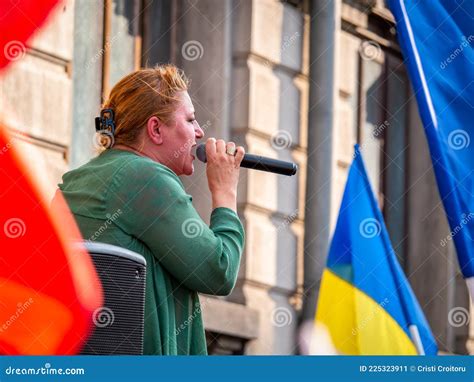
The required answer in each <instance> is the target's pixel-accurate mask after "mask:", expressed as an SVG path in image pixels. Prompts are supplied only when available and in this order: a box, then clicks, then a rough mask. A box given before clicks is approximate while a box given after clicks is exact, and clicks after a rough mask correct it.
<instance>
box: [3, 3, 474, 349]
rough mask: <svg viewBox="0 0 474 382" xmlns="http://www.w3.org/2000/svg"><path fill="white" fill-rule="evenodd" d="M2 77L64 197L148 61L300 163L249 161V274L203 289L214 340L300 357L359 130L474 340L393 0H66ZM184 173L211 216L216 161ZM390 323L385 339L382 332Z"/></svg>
mask: <svg viewBox="0 0 474 382" xmlns="http://www.w3.org/2000/svg"><path fill="white" fill-rule="evenodd" d="M13 48H15V49H12V50H11V51H10V52H9V54H10V55H11V56H12V57H11V59H13V60H17V61H18V62H17V63H16V64H15V65H12V66H11V67H10V69H9V70H8V72H7V73H6V75H5V76H4V77H2V78H1V82H0V102H1V105H2V113H3V114H4V119H5V122H6V124H7V125H8V126H9V127H11V132H12V134H13V135H14V137H15V139H14V141H13V142H12V144H17V145H18V146H21V147H22V148H23V149H24V150H25V151H26V153H27V154H26V155H27V158H28V159H29V161H30V163H31V165H32V166H34V168H35V172H36V174H37V175H38V177H39V178H41V180H42V183H43V185H44V186H45V188H46V190H47V192H48V194H49V195H50V196H51V197H52V195H53V193H54V191H55V189H56V187H57V183H58V182H60V180H61V176H62V174H63V173H64V172H66V171H67V170H68V169H71V168H75V167H78V166H80V165H81V164H83V163H85V162H87V161H88V160H89V159H90V158H91V157H93V156H94V155H96V148H97V143H96V138H95V127H94V117H95V116H97V115H98V113H99V110H100V104H101V102H102V100H103V99H104V97H106V96H107V94H108V92H109V91H110V89H111V87H112V86H113V85H114V84H115V83H116V82H117V81H118V80H119V79H120V78H121V77H122V76H124V75H126V74H128V73H129V72H131V71H133V70H136V69H138V68H140V67H145V66H154V65H156V64H159V63H166V62H172V63H175V64H176V65H178V66H179V67H181V68H182V69H184V71H185V73H186V74H187V75H188V77H190V78H191V80H192V84H191V89H190V94H191V95H192V97H193V101H194V105H195V107H196V112H197V113H196V115H197V119H198V121H199V122H200V124H201V127H203V129H204V130H205V133H206V136H208V137H209V136H214V137H218V138H224V139H226V140H233V141H235V142H237V143H239V144H242V145H244V146H245V147H246V149H247V152H250V153H253V154H260V155H264V156H269V157H274V158H279V159H282V160H290V161H294V162H296V163H297V164H298V165H299V172H298V174H297V176H294V177H283V176H277V175H273V174H267V173H263V172H258V171H248V170H245V169H244V170H242V172H241V181H240V186H239V187H240V190H239V195H238V197H239V200H238V212H239V216H240V217H241V218H242V221H243V223H244V226H245V230H246V247H245V252H244V257H243V260H242V265H241V270H240V275H239V279H238V283H237V286H236V288H235V290H234V291H233V293H232V294H231V295H230V296H228V297H225V298H217V297H210V296H205V295H203V296H201V303H202V309H203V313H204V320H205V327H206V331H207V336H208V348H209V353H210V354H298V352H299V348H298V327H299V325H300V324H301V323H302V322H304V321H306V320H313V318H314V311H315V307H316V302H317V297H318V288H319V281H320V277H321V274H322V271H323V268H324V266H325V259H326V256H327V251H328V246H329V243H330V239H331V235H332V232H333V229H334V226H335V222H336V219H337V216H338V211H339V206H340V202H341V198H342V193H343V190H344V186H345V182H346V178H347V170H348V166H349V165H350V163H351V162H352V158H353V152H354V149H353V145H354V144H355V143H359V144H360V147H361V149H360V150H361V152H362V155H363V158H364V160H365V163H366V166H367V169H368V171H369V173H370V174H369V175H370V178H371V182H372V187H373V189H374V191H375V192H376V193H377V194H378V197H379V202H380V206H381V207H382V210H383V213H384V217H385V220H386V224H387V226H388V230H389V233H390V237H391V240H392V244H393V246H394V248H395V250H396V253H397V255H398V259H399V261H400V263H401V264H402V267H403V268H404V270H405V272H406V274H407V276H408V279H409V281H410V283H411V285H412V287H413V289H414V291H415V294H416V296H417V297H418V299H419V301H420V304H421V306H422V308H423V310H424V312H425V315H426V316H427V319H428V321H429V323H430V325H431V328H432V330H433V333H434V335H435V337H436V340H437V342H438V345H439V348H440V350H442V351H443V352H448V353H458V354H466V353H469V352H471V353H474V323H472V322H471V323H470V322H469V314H466V315H464V316H463V317H462V319H461V320H459V314H460V312H461V313H462V312H468V310H469V308H470V307H469V297H468V294H467V290H466V286H465V283H464V281H463V279H462V277H461V275H460V273H459V270H458V269H459V267H458V264H457V259H456V256H455V252H454V251H455V250H454V247H453V244H452V240H449V239H448V238H449V234H450V229H449V227H448V224H447V221H446V218H445V212H444V209H443V205H442V204H441V202H440V199H439V194H438V188H437V185H436V183H435V178H434V174H433V171H432V165H431V158H430V156H429V152H428V147H427V142H426V138H425V134H424V131H423V127H422V124H421V122H420V120H419V117H418V109H417V104H416V100H415V98H414V95H413V93H412V90H411V87H410V84H409V82H408V78H407V74H406V71H405V68H404V66H403V61H402V56H401V52H400V49H399V46H398V43H397V40H396V32H395V27H394V19H393V17H392V15H391V13H390V11H389V10H388V9H387V7H386V4H385V2H384V1H383V0H359V1H357V0H314V1H310V0H288V1H280V0H175V1H172V0H128V1H127V0H99V1H95V0H66V1H64V2H63V4H62V5H61V6H60V7H58V8H57V9H56V11H55V12H54V13H53V15H52V16H51V19H50V22H49V24H48V25H47V26H46V28H44V29H42V30H41V31H40V32H39V33H38V34H37V35H36V36H35V38H34V39H33V40H32V42H31V43H30V44H29V45H28V46H26V47H25V46H23V45H22V44H21V43H19V44H18V46H16V47H13ZM195 168H196V172H195V174H194V175H193V176H192V177H190V178H188V179H183V181H184V182H185V185H186V187H187V190H188V192H189V193H190V194H192V195H193V201H194V204H195V206H196V208H197V209H198V211H199V212H200V214H201V216H202V217H203V219H204V220H206V221H207V222H208V221H209V215H210V211H211V199H210V194H209V192H208V188H207V179H206V177H205V166H204V165H203V164H201V163H196V164H195ZM376 340H377V339H376V337H374V341H376Z"/></svg>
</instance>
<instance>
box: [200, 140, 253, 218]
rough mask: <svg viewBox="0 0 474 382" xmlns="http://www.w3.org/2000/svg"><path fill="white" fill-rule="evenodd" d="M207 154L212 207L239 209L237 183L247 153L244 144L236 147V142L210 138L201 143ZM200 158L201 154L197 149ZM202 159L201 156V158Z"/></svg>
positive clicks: (207, 172)
mask: <svg viewBox="0 0 474 382" xmlns="http://www.w3.org/2000/svg"><path fill="white" fill-rule="evenodd" d="M199 146H200V147H201V150H202V151H203V152H204V154H205V155H206V160H207V166H206V174H207V183H208V185H209V191H211V195H212V209H214V208H217V207H227V208H230V209H231V210H234V211H237V183H238V181H239V170H240V164H241V162H242V159H243V157H244V154H245V150H244V148H243V147H242V146H239V147H237V148H236V147H235V143H234V142H227V143H226V142H225V141H224V140H222V139H218V140H217V141H216V139H215V138H209V139H208V140H207V142H206V144H204V143H201V144H200V145H199ZM196 155H197V157H198V158H199V156H200V154H199V152H198V151H197V150H196ZM199 159H201V158H199Z"/></svg>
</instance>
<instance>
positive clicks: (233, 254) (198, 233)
mask: <svg viewBox="0 0 474 382" xmlns="http://www.w3.org/2000/svg"><path fill="white" fill-rule="evenodd" d="M107 199H108V203H110V208H111V210H112V211H114V210H119V209H120V210H121V211H122V213H121V214H120V215H119V217H118V218H117V220H116V221H115V224H117V225H118V226H119V227H120V228H121V229H122V230H124V231H125V232H127V233H129V234H131V235H133V236H135V237H136V238H138V239H139V240H140V241H142V242H143V243H144V245H146V246H147V247H148V248H149V249H150V250H151V252H152V253H153V255H154V256H155V257H156V259H157V260H158V261H159V262H160V263H161V264H162V265H163V266H164V267H165V268H166V270H167V271H168V272H169V273H171V274H172V275H173V277H175V278H176V279H177V280H178V281H179V282H181V283H183V284H184V285H185V286H186V287H187V288H189V289H191V290H195V291H197V292H201V293H207V294H214V295H227V294H229V293H230V292H231V291H232V289H233V287H234V285H235V282H236V279H237V273H238V270H239V264H240V258H241V254H242V250H243V245H244V240H245V239H244V230H243V227H242V224H241V222H240V220H239V217H238V216H237V214H236V213H235V212H234V211H232V210H230V209H228V208H216V209H214V211H212V214H211V224H210V227H208V226H207V225H206V223H205V222H204V221H203V220H202V219H201V217H200V216H199V214H198V213H197V211H196V210H195V208H194V206H193V204H192V197H191V196H190V195H188V194H186V192H185V190H184V188H183V185H182V183H181V181H180V180H179V178H178V177H177V176H176V175H175V174H174V173H173V172H172V171H171V170H169V169H168V168H166V167H164V166H162V165H159V164H157V163H154V162H152V161H150V160H145V159H140V160H135V161H133V162H131V163H128V164H126V165H125V166H124V167H123V168H122V169H121V170H120V172H118V173H117V174H116V176H115V177H114V181H113V184H112V186H111V187H110V191H109V195H108V196H107Z"/></svg>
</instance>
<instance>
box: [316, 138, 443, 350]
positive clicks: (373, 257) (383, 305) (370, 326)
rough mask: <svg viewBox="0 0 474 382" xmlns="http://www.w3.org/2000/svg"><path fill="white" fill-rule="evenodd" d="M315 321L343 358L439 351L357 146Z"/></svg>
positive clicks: (324, 275)
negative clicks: (390, 234)
mask: <svg viewBox="0 0 474 382" xmlns="http://www.w3.org/2000/svg"><path fill="white" fill-rule="evenodd" d="M316 321H317V322H319V323H322V324H323V325H325V326H326V327H327V329H328V331H329V333H330V335H331V339H332V342H333V343H334V346H335V347H336V349H337V350H338V351H339V352H340V353H343V354H354V355H356V354H358V355H403V354H405V355H410V354H428V355H435V354H436V353H437V346H436V342H435V340H434V338H433V335H432V333H431V329H430V327H429V325H428V322H427V321H426V318H425V316H424V314H423V311H422V310H421V308H420V306H419V304H418V301H417V299H416V297H415V295H414V293H413V291H412V289H411V287H410V284H409V283H408V281H407V279H406V277H405V274H404V273H403V270H402V268H401V267H400V264H399V263H398V260H397V258H396V255H395V252H394V250H393V247H392V244H391V243H390V239H389V236H388V232H387V229H386V228H385V224H384V220H383V217H382V213H381V212H380V209H379V206H378V204H377V201H376V200H375V196H374V194H373V192H372V189H371V187H370V183H369V180H368V177H367V173H366V171H365V168H364V164H363V162H362V158H361V154H360V152H359V149H358V147H357V146H356V156H355V159H354V162H353V163H352V166H351V168H350V171H349V177H348V179H347V184H346V188H345V191H344V196H343V198H342V203H341V209H340V212H339V217H338V219H337V224H336V229H335V231H334V236H333V239H332V242H331V247H330V250H329V255H328V260H327V266H326V269H325V270H324V273H323V278H322V281H321V288H320V292H319V299H318V309H317V313H316Z"/></svg>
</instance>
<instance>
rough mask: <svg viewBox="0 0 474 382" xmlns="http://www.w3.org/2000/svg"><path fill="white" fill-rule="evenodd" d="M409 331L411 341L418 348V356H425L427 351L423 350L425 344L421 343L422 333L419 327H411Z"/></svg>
mask: <svg viewBox="0 0 474 382" xmlns="http://www.w3.org/2000/svg"><path fill="white" fill-rule="evenodd" d="M408 331H409V332H410V336H411V339H412V341H413V343H414V344H415V347H416V352H417V353H418V355H425V349H424V348H423V342H421V337H420V332H419V331H418V326H416V325H409V326H408Z"/></svg>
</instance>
